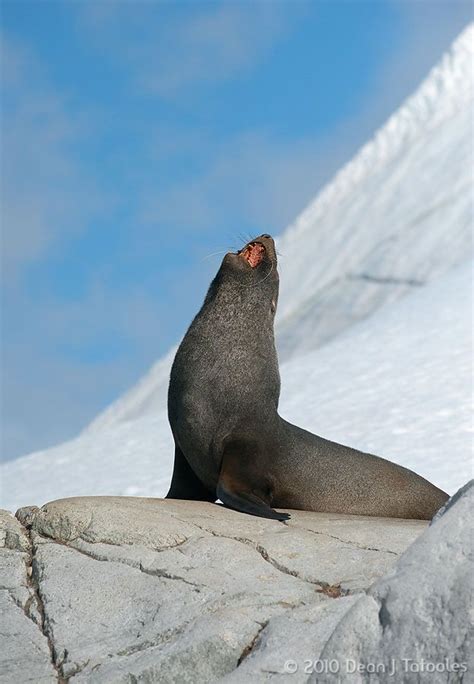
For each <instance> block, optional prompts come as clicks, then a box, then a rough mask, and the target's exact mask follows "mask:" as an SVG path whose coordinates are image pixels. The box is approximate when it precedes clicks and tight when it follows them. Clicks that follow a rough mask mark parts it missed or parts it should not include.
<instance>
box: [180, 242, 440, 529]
mask: <svg viewBox="0 0 474 684" xmlns="http://www.w3.org/2000/svg"><path fill="white" fill-rule="evenodd" d="M278 280H279V279H278V270H277V256H276V252H275V246H274V243H273V240H272V238H271V237H270V236H269V235H262V236H260V237H259V238H256V239H255V240H252V241H251V242H250V243H248V244H247V245H245V246H244V248H243V249H242V250H240V252H237V253H236V254H233V253H229V254H226V256H225V257H224V259H223V262H222V265H221V267H220V269H219V272H218V273H217V275H216V277H215V278H214V280H213V282H212V284H211V286H210V288H209V291H208V293H207V296H206V299H205V301H204V304H203V306H202V308H201V310H200V311H199V313H198V314H197V316H196V317H195V319H194V321H193V322H192V324H191V326H190V328H189V330H188V332H187V333H186V335H185V337H184V339H183V341H182V343H181V345H180V347H179V349H178V352H177V354H176V357H175V360H174V363H173V367H172V370H171V379H170V387H169V395H168V414H169V420H170V424H171V429H172V431H173V436H174V439H175V447H176V450H175V465H174V472H173V479H172V483H171V488H170V491H169V492H168V495H167V496H168V498H180V499H182V498H184V499H200V500H204V501H215V500H216V499H217V498H219V499H221V501H222V502H223V503H224V504H226V505H227V506H229V507H231V508H234V509H236V510H239V511H244V512H246V513H251V514H253V515H259V516H263V517H268V518H274V519H277V520H285V519H287V518H288V517H289V516H288V514H286V513H280V512H277V511H275V510H274V507H276V508H295V509H303V510H310V511H325V512H332V513H352V514H359V515H374V516H382V517H397V518H419V519H430V518H432V516H433V515H434V514H435V513H436V511H437V510H438V509H439V508H440V506H442V505H443V504H444V502H445V501H446V499H447V498H448V496H447V494H445V493H444V492H442V491H441V490H440V489H438V488H437V487H435V486H434V485H432V484H431V483H429V482H428V481H427V480H425V479H424V478H422V477H420V476H419V475H417V474H416V473H414V472H412V471H410V470H407V469H406V468H402V467H401V466H398V465H396V464H394V463H391V462H390V461H386V460H385V459H382V458H379V457H378V456H373V455H372V454H365V453H362V452H360V451H356V450H355V449H350V448H349V447H346V446H342V445H341V444H336V443H335V442H329V441H328V440H325V439H323V438H321V437H318V436H317V435H313V434H311V433H310V432H307V431H306V430H302V429H301V428H298V427H296V426H295V425H291V424H290V423H288V422H287V421H285V420H283V418H281V417H280V416H279V415H278V400H279V395H280V375H279V370H278V360H277V354H276V350H275V342H274V332H273V322H274V315H275V310H276V305H277V299H278Z"/></svg>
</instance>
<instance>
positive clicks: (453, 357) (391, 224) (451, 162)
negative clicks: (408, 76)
mask: <svg viewBox="0 0 474 684" xmlns="http://www.w3.org/2000/svg"><path fill="white" fill-rule="evenodd" d="M473 44H474V27H473V26H472V25H471V26H470V27H468V28H467V29H466V30H465V31H464V32H463V34H461V36H460V37H459V38H458V39H457V41H456V42H455V43H454V45H453V47H452V48H451V50H450V52H449V53H448V54H447V55H446V56H445V57H444V58H443V60H442V61H441V63H440V65H438V66H437V67H436V68H435V69H434V70H433V71H432V72H431V73H430V74H429V76H428V78H427V79H426V81H425V82H424V83H423V84H422V85H421V86H420V88H419V90H418V91H417V93H415V95H413V96H412V97H411V98H410V99H409V100H407V102H406V103H405V104H404V105H403V106H402V108H401V109H400V110H399V111H398V112H396V113H395V114H394V115H393V116H392V117H391V118H390V119H389V121H388V122H387V124H386V125H385V126H384V127H383V129H381V130H380V131H379V132H378V133H377V134H376V135H375V137H374V139H373V140H372V141H371V142H369V143H368V144H367V145H366V146H365V147H364V148H362V150H361V151H360V152H359V153H358V154H357V155H356V157H355V158H354V160H352V161H351V162H350V163H349V164H347V165H346V166H345V167H344V168H343V169H342V171H341V172H340V173H339V174H338V175H337V176H336V178H335V179H334V180H333V182H332V183H330V184H329V185H328V186H327V187H326V188H324V189H323V191H322V192H321V193H320V194H319V196H318V197H317V198H316V199H315V201H314V202H313V203H312V204H311V205H310V206H309V207H308V208H307V209H306V210H305V211H304V212H303V213H302V214H301V216H300V217H299V218H298V219H297V221H296V222H295V223H294V224H293V225H292V226H290V227H289V228H288V229H287V230H286V231H285V233H284V234H283V236H282V237H281V238H280V239H279V240H278V248H279V251H280V252H281V253H282V257H281V259H280V271H281V297H280V304H279V318H278V322H277V339H278V346H279V350H280V359H281V361H282V365H281V373H282V398H281V404H280V408H281V413H282V415H284V416H285V417H286V418H288V419H289V420H292V421H293V422H295V423H297V424H299V425H301V426H302V427H306V428H308V429H310V430H312V431H313V432H316V433H317V434H320V435H322V436H324V437H327V438H329V439H334V440H336V441H340V442H342V443H346V444H349V445H351V446H354V447H357V448H359V449H362V450H366V451H371V452H373V453H377V454H379V455H381V456H385V457H387V458H390V459H391V460H394V461H396V462H398V463H401V464H403V465H405V466H407V467H409V468H411V469H413V470H415V471H417V472H419V473H420V474H421V475H423V476H425V477H427V478H428V479H430V480H432V481H433V482H434V483H435V484H437V485H438V486H440V487H442V488H444V489H446V490H447V491H449V492H453V491H455V490H456V489H457V488H458V487H459V486H460V485H461V484H463V483H464V482H465V481H466V480H467V479H468V478H469V477H470V476H471V463H472V453H471V441H472V439H471V432H472V423H471V418H470V410H469V406H470V403H471V373H470V370H471V364H472V359H471V350H472V331H471V309H470V303H471V292H472V263H471V257H470V252H471V230H472V191H471V184H472V168H473V149H472V148H473V139H474V138H473V128H472V100H473V82H472V59H473ZM443 274H444V275H443ZM402 295H405V296H404V297H403V298H401V296H402ZM173 354H174V350H171V351H170V352H169V354H168V355H167V356H166V357H164V358H163V359H161V360H159V361H158V362H157V363H156V364H155V365H154V366H153V368H152V369H151V370H150V371H149V373H148V374H147V375H146V376H145V377H144V378H143V379H142V380H141V381H140V383H138V385H137V386H136V387H134V388H132V389H131V390H130V391H129V392H128V393H126V394H125V395H124V396H123V397H121V398H120V399H119V400H118V401H116V402H114V404H112V406H111V407H109V408H108V409H107V410H106V411H104V412H103V413H102V414H101V415H100V416H98V418H97V419H96V420H95V421H93V423H92V424H91V425H90V426H89V427H88V428H87V429H86V430H85V431H84V432H83V433H82V434H81V435H79V437H78V438H76V439H75V440H72V441H70V442H67V443H65V444H62V445H59V446H57V447H55V448H53V449H48V450H46V451H41V452H37V453H34V454H31V455H29V456H24V457H22V458H20V459H17V460H15V461H13V462H7V463H6V464H4V465H3V466H2V468H1V471H0V472H1V483H2V487H1V494H2V506H4V507H6V508H9V509H15V508H16V507H18V506H21V505H28V504H33V503H34V504H37V505H39V504H42V503H44V502H46V501H48V500H51V499H53V498H58V497H63V496H75V495H81V494H89V495H93V494H129V495H147V496H161V495H163V494H164V493H166V490H167V486H168V483H169V478H170V474H171V469H172V462H173V445H172V439H171V433H170V430H169V427H168V423H167V418H166V412H165V401H166V388H167V379H168V373H169V367H170V364H171V360H172V357H173Z"/></svg>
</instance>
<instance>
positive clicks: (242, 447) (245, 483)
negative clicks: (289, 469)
mask: <svg viewBox="0 0 474 684" xmlns="http://www.w3.org/2000/svg"><path fill="white" fill-rule="evenodd" d="M259 454H260V449H259V445H258V444H257V443H256V442H254V441H253V440H251V439H249V438H247V437H246V436H243V437H240V438H237V439H236V438H233V439H232V440H230V441H229V442H228V443H227V444H226V445H225V447H224V454H223V457H222V464H221V472H220V475H219V481H218V483H217V496H218V498H219V499H220V500H221V501H222V503H223V504H225V505H226V506H228V507H229V508H233V509H234V510H236V511H241V512H242V513H249V514H250V515H258V516H259V517H261V518H270V519H271V520H288V519H289V518H290V516H289V515H288V513H279V512H278V511H275V510H273V508H272V507H271V506H270V503H271V501H272V489H273V488H272V486H271V483H270V481H269V480H268V478H266V476H265V474H264V473H263V471H262V467H261V460H260V459H259Z"/></svg>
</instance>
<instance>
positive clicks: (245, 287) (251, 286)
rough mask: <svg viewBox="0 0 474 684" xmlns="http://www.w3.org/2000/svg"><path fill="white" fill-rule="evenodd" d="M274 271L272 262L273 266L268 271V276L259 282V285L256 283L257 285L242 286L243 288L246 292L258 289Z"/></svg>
mask: <svg viewBox="0 0 474 684" xmlns="http://www.w3.org/2000/svg"><path fill="white" fill-rule="evenodd" d="M272 271H273V262H272V265H271V266H270V270H269V271H268V273H267V274H266V275H264V276H263V278H262V279H261V280H259V281H258V283H255V285H241V287H243V288H244V289H245V290H250V289H252V288H254V287H258V286H259V285H261V284H262V283H263V281H264V280H266V279H267V278H268V276H270V275H271V274H272Z"/></svg>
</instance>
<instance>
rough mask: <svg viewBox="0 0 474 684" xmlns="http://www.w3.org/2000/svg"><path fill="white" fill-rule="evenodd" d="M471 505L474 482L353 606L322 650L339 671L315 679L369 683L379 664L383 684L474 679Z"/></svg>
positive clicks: (456, 495) (459, 493) (455, 496)
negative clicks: (372, 672) (469, 675)
mask: <svg viewBox="0 0 474 684" xmlns="http://www.w3.org/2000/svg"><path fill="white" fill-rule="evenodd" d="M473 508H474V481H471V482H470V483H468V485H466V486H465V487H463V488H462V489H461V490H460V491H459V492H458V493H457V494H455V495H454V496H453V497H452V498H451V500H450V501H449V502H448V504H447V505H446V506H445V507H444V508H443V509H442V510H441V511H440V514H439V515H438V516H436V519H435V520H434V522H433V524H432V525H431V526H430V527H429V528H428V529H427V530H426V531H425V532H424V533H423V534H422V535H421V536H420V537H419V538H418V539H417V541H416V542H415V543H414V544H413V545H412V546H411V547H410V548H409V549H408V550H407V551H406V553H404V554H403V556H402V557H401V558H400V560H399V561H398V562H397V563H396V564H395V565H394V567H393V568H392V570H391V571H390V572H389V573H388V574H387V575H385V576H384V577H382V578H381V579H380V580H379V581H377V582H376V583H375V584H374V585H373V586H372V587H371V588H370V589H369V590H368V592H367V594H366V595H362V596H360V597H359V598H358V600H357V601H356V602H355V604H354V605H353V606H351V608H350V610H349V611H348V612H347V614H346V615H345V616H344V617H343V619H342V620H341V621H340V623H339V624H338V625H337V627H336V628H335V630H334V631H333V633H332V635H331V636H330V638H329V639H328V641H327V643H326V645H325V647H324V649H323V650H322V652H321V653H320V655H319V657H320V659H321V660H322V661H323V662H324V663H330V662H331V661H334V662H336V663H338V666H339V669H338V672H337V674H329V673H328V674H327V675H324V676H321V674H318V675H315V676H314V678H313V681H315V682H316V681H317V682H318V684H319V683H320V682H336V681H337V682H338V684H339V683H340V682H341V683H344V682H351V684H354V683H357V682H360V683H363V682H366V681H367V679H368V673H370V671H371V669H373V668H378V670H376V671H377V675H376V678H377V682H382V683H383V682H387V683H388V682H394V681H397V682H427V683H429V684H432V683H433V684H436V683H437V682H440V683H441V682H443V683H445V682H461V681H468V676H466V671H468V672H470V673H471V677H472V672H473V666H474V662H473V660H472V653H474V649H473V644H472V640H473V625H472V618H471V615H470V609H471V606H472V588H473V577H474V572H473V570H474V567H473V561H474V558H473V550H472V532H471V529H472V528H471V526H472V520H473ZM355 667H357V668H358V670H359V671H355V672H354V668H355ZM470 681H472V679H471V680H470Z"/></svg>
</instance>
